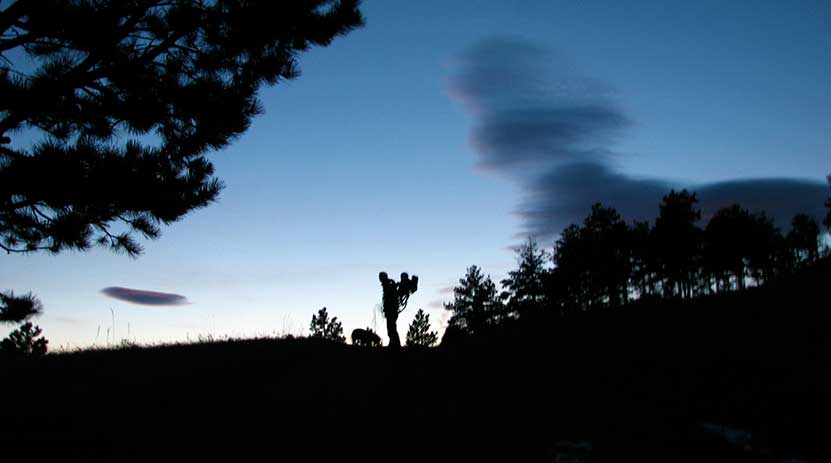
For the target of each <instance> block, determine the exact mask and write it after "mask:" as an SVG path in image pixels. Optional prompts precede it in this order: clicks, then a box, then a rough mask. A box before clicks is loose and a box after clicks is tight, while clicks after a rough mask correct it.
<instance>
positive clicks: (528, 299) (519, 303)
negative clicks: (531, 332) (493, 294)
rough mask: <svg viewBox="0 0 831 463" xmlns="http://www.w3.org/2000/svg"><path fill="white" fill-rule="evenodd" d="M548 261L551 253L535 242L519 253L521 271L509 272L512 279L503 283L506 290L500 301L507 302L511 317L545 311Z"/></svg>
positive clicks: (520, 249)
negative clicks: (543, 309) (540, 310)
mask: <svg viewBox="0 0 831 463" xmlns="http://www.w3.org/2000/svg"><path fill="white" fill-rule="evenodd" d="M547 261H548V253H546V252H545V250H543V249H541V248H540V247H539V245H538V244H537V242H536V241H535V240H534V239H533V238H528V241H527V242H526V243H525V244H523V245H522V246H520V247H519V249H517V264H518V265H519V267H518V268H517V269H516V270H512V271H510V272H508V277H507V278H505V279H504V280H502V281H501V282H500V283H501V284H502V288H503V290H504V291H503V292H502V294H501V295H500V297H501V298H502V299H503V300H506V301H507V304H506V306H507V311H508V313H509V314H510V315H511V316H516V317H522V316H525V315H527V314H530V313H532V312H534V311H536V310H539V309H541V308H542V306H543V304H544V301H545V287H544V281H545V279H546V274H547V273H548V270H547V268H546V262H547Z"/></svg>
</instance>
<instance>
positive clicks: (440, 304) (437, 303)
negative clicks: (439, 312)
mask: <svg viewBox="0 0 831 463" xmlns="http://www.w3.org/2000/svg"><path fill="white" fill-rule="evenodd" d="M427 307H430V308H431V309H443V308H444V301H442V300H441V299H436V300H432V301H430V302H428V303H427Z"/></svg>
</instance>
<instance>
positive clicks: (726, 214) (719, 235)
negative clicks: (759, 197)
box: [704, 204, 753, 290]
mask: <svg viewBox="0 0 831 463" xmlns="http://www.w3.org/2000/svg"><path fill="white" fill-rule="evenodd" d="M752 229H753V217H752V215H751V214H750V212H749V211H747V210H746V209H744V208H742V207H741V206H739V205H738V204H734V205H732V206H730V207H725V208H722V209H719V210H718V211H716V213H715V214H713V217H712V218H711V219H710V222H709V223H707V227H706V228H705V238H706V247H705V251H704V252H705V256H706V266H707V268H708V270H709V272H710V273H711V274H712V275H713V276H714V278H715V284H716V288H717V289H718V290H722V289H731V288H732V287H733V286H734V285H735V287H737V288H739V289H742V288H744V286H745V277H746V276H747V259H748V256H749V253H750V252H749V243H750V236H751V233H752ZM734 282H735V283H734Z"/></svg>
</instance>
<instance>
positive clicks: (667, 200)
mask: <svg viewBox="0 0 831 463" xmlns="http://www.w3.org/2000/svg"><path fill="white" fill-rule="evenodd" d="M697 203H698V198H697V196H696V194H695V193H690V192H689V191H687V190H682V191H678V192H676V191H675V190H673V191H670V192H669V194H667V195H666V196H664V198H663V200H662V202H661V206H660V212H659V214H658V217H657V218H656V219H655V228H654V230H653V234H654V245H655V248H656V252H657V256H658V265H659V266H660V267H661V272H660V273H661V275H662V276H663V286H664V288H665V289H664V291H665V292H666V293H668V294H671V295H677V296H681V297H690V296H691V295H692V291H693V282H694V279H695V275H694V274H695V271H696V268H697V265H698V263H697V262H696V257H697V256H698V255H699V251H700V243H701V234H702V230H701V229H700V228H698V226H697V225H696V222H698V220H699V219H700V218H701V211H700V210H699V209H698V208H697V207H696V204H697Z"/></svg>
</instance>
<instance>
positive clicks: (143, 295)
mask: <svg viewBox="0 0 831 463" xmlns="http://www.w3.org/2000/svg"><path fill="white" fill-rule="evenodd" d="M101 292H102V293H104V295H106V296H109V297H111V298H113V299H118V300H120V301H125V302H130V303H133V304H140V305H185V304H188V299H187V298H186V297H185V296H182V295H181V294H172V293H160V292H158V291H145V290H143V289H131V288H122V287H119V286H110V287H107V288H104V289H102V290H101Z"/></svg>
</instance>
